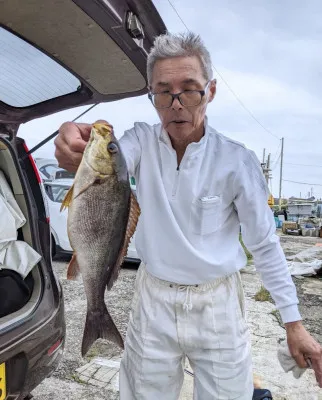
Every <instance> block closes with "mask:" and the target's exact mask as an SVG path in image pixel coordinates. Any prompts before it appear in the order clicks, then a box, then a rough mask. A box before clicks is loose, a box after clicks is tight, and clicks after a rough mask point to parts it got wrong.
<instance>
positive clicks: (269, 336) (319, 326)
mask: <svg viewBox="0 0 322 400" xmlns="http://www.w3.org/2000/svg"><path fill="white" fill-rule="evenodd" d="M317 242H320V243H322V240H321V239H315V238H303V237H294V236H283V235H281V243H282V246H283V249H284V252H285V254H286V255H287V256H289V255H293V254H296V253H298V252H299V251H301V250H304V249H306V248H308V247H310V246H313V245H315V243H317ZM67 262H68V260H66V259H58V260H56V261H55V262H54V268H55V271H56V272H57V274H58V275H59V277H60V279H61V282H62V284H63V288H64V296H65V308H66V322H67V338H66V348H65V354H64V358H63V361H62V362H61V364H60V366H59V368H58V369H57V371H55V373H54V374H53V375H52V376H51V377H49V378H47V379H46V380H45V381H44V382H43V383H42V384H41V385H39V386H38V387H37V388H36V389H35V390H34V391H33V393H32V394H33V395H34V400H57V399H64V400H76V399H77V400H83V399H84V400H85V399H86V400H87V399H91V400H103V399H104V400H106V399H108V400H114V399H115V400H116V399H119V393H118V371H119V364H120V360H121V357H122V352H121V351H120V350H119V349H118V348H116V346H114V345H111V344H109V343H107V342H105V341H103V340H99V341H97V342H96V343H95V344H94V345H93V347H92V348H91V349H90V351H89V353H88V354H87V356H86V357H85V358H84V359H83V358H82V357H81V354H80V346H81V340H82V335H83V327H84V323H85V314H86V298H85V294H84V290H83V285H82V282H81V281H76V282H75V281H68V280H67V279H66V269H67V268H66V267H67ZM135 276H136V269H135V268H128V266H127V267H126V268H123V270H122V272H121V274H120V277H119V279H118V281H117V282H116V284H115V285H114V287H113V289H112V290H111V292H109V293H106V297H105V300H106V304H107V307H108V309H109V312H110V314H111V315H112V317H113V319H114V321H115V323H116V325H117V326H118V328H119V330H120V332H121V334H122V335H123V337H125V333H126V327H127V321H128V317H129V309H130V304H131V300H132V296H133V287H134V280H135ZM242 280H243V284H244V289H245V294H246V306H247V320H248V324H249V326H250V329H251V333H252V349H253V350H252V351H253V364H254V373H255V375H256V376H257V377H258V378H259V380H260V381H261V383H262V387H265V388H268V389H270V390H271V392H272V393H273V397H274V400H322V389H319V388H318V387H317V385H316V383H315V378H314V374H313V372H312V371H310V370H308V371H306V372H305V374H304V375H303V376H302V378H301V379H299V380H296V379H295V378H293V375H292V374H291V373H288V374H286V373H284V371H283V370H282V368H281V366H280V365H279V362H278V360H277V348H278V345H279V343H280V342H281V341H282V340H283V339H285V330H284V328H283V325H282V324H281V321H280V318H279V314H278V312H277V311H276V309H275V306H274V304H273V303H272V302H271V301H255V299H254V296H255V294H256V293H257V292H258V290H259V289H260V288H261V280H260V277H259V275H258V274H257V273H256V271H255V268H254V266H253V265H252V264H251V263H250V264H249V265H248V266H247V267H246V268H245V269H244V270H243V271H242ZM294 282H295V284H296V286H297V289H298V295H299V298H300V310H301V313H302V316H303V320H304V324H305V326H306V327H307V329H308V330H309V331H310V333H311V334H312V335H313V336H314V337H315V338H316V339H317V340H318V341H319V342H320V343H322V322H321V320H322V319H321V315H322V312H321V306H322V278H321V277H314V278H312V277H310V278H294ZM186 367H187V369H188V370H190V371H192V370H191V369H190V366H189V364H188V360H187V365H186ZM192 393H193V377H191V376H189V375H188V374H186V376H185V382H184V386H183V388H182V393H181V397H180V400H188V399H189V400H190V399H192V398H193V397H192V396H193V395H192Z"/></svg>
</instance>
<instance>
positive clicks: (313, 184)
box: [283, 179, 322, 186]
mask: <svg viewBox="0 0 322 400" xmlns="http://www.w3.org/2000/svg"><path fill="white" fill-rule="evenodd" d="M283 181H284V182H291V183H298V184H299V185H310V186H322V184H321V183H309V182H297V181H290V180H288V179H283Z"/></svg>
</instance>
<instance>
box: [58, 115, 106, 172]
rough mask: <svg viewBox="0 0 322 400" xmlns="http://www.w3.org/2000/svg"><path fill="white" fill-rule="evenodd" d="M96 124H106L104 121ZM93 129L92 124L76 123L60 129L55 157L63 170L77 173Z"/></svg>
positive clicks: (65, 125) (69, 123) (67, 123)
mask: <svg viewBox="0 0 322 400" xmlns="http://www.w3.org/2000/svg"><path fill="white" fill-rule="evenodd" d="M96 122H103V123H106V121H102V120H99V121H96ZM91 128H92V125H91V124H76V123H74V122H65V123H64V124H63V125H62V126H61V127H60V128H59V134H58V136H57V137H56V139H55V146H56V151H55V157H56V158H57V160H58V164H59V166H60V167H61V168H64V169H66V170H67V171H69V172H76V171H77V168H78V166H79V164H80V162H81V160H82V157H83V153H84V150H85V147H86V144H87V142H88V140H89V137H90V134H91Z"/></svg>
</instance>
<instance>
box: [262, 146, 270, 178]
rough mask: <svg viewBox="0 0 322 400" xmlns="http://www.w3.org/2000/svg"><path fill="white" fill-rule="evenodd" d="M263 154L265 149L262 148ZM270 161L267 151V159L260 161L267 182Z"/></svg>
mask: <svg viewBox="0 0 322 400" xmlns="http://www.w3.org/2000/svg"><path fill="white" fill-rule="evenodd" d="M264 156H265V149H264ZM270 162H271V154H270V153H269V154H268V156H267V161H266V162H265V159H264V160H263V162H262V164H261V165H262V170H263V174H264V176H265V179H266V182H267V184H268V182H269V179H270V177H271V176H270V172H271V170H270Z"/></svg>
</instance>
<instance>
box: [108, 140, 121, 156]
mask: <svg viewBox="0 0 322 400" xmlns="http://www.w3.org/2000/svg"><path fill="white" fill-rule="evenodd" d="M107 150H108V151H109V152H110V153H117V152H118V150H119V149H118V147H117V145H116V144H115V143H113V142H111V143H109V144H108V145H107Z"/></svg>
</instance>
